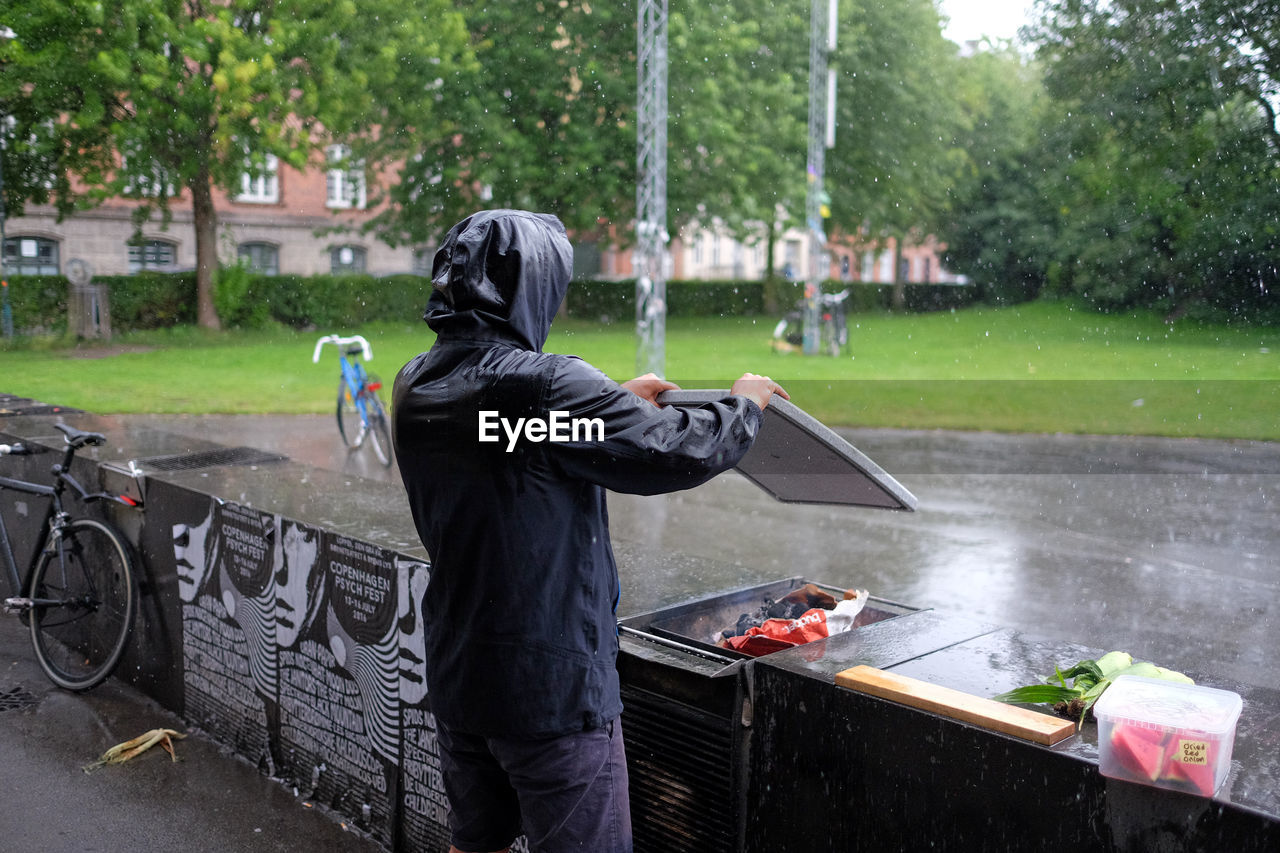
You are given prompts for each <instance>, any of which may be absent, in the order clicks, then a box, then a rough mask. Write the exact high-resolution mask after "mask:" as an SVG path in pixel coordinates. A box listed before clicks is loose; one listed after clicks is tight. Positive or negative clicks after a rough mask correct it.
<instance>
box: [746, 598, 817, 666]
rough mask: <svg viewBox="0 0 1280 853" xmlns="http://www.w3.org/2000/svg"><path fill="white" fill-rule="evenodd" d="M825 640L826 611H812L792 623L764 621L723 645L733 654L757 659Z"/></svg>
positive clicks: (775, 620)
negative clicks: (736, 652) (735, 652)
mask: <svg viewBox="0 0 1280 853" xmlns="http://www.w3.org/2000/svg"><path fill="white" fill-rule="evenodd" d="M826 636H827V611H826V610H824V609H822V608H821V607H814V608H811V609H809V610H806V611H805V612H804V613H802V614H801V615H800V616H799V618H796V619H766V620H765V621H764V622H763V623H762V624H761V625H759V626H757V627H755V628H748V629H747V633H746V634H744V635H742V636H741V637H730V638H729V639H728V640H727V641H726V642H727V643H728V645H729V648H731V649H734V650H735V651H739V652H742V653H743V654H747V655H752V656H756V657H758V656H760V655H767V654H769V653H770V652H776V651H781V650H782V649H789V648H791V647H792V646H801V645H804V644H805V643H811V642H813V641H814V640H821V639H822V638H823V637H826Z"/></svg>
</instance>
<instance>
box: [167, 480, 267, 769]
mask: <svg viewBox="0 0 1280 853" xmlns="http://www.w3.org/2000/svg"><path fill="white" fill-rule="evenodd" d="M172 533H173V548H174V559H175V563H176V566H177V574H178V593H179V598H180V599H181V601H182V664H183V697H184V702H183V708H184V712H185V714H186V717H187V719H188V720H190V721H191V722H192V723H193V724H195V725H198V726H199V727H200V728H202V729H204V730H205V731H206V732H208V733H209V735H210V736H212V737H214V738H215V739H217V740H219V741H221V742H223V743H225V744H227V745H228V746H231V747H232V748H234V749H235V750H236V751H237V752H238V753H240V754H241V755H243V756H244V757H246V758H248V759H249V760H250V761H253V762H255V763H258V764H259V765H260V766H268V768H269V765H270V762H271V747H272V731H271V730H272V728H273V725H272V719H271V718H272V717H273V716H274V706H275V697H276V669H277V664H276V644H275V637H274V613H273V612H272V610H271V608H272V604H271V596H272V592H273V590H272V585H271V577H272V562H273V555H274V542H275V523H274V517H273V516H271V515H268V514H265V513H262V512H260V511H258V510H255V509H251V508H248V507H243V506H239V505H237V504H232V503H224V502H222V501H219V500H217V499H214V498H209V499H208V512H207V514H206V515H205V516H204V517H203V518H202V519H199V520H196V521H194V522H192V523H179V524H175V525H173V527H172Z"/></svg>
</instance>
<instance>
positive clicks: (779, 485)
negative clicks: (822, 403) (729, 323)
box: [658, 388, 916, 512]
mask: <svg viewBox="0 0 1280 853" xmlns="http://www.w3.org/2000/svg"><path fill="white" fill-rule="evenodd" d="M728 393H729V392H728V391H715V390H694V389H683V388H682V389H680V390H678V391H664V392H663V393H662V394H661V395H659V397H658V402H659V403H661V404H662V405H670V406H681V405H698V404H701V403H708V402H712V401H715V400H722V399H724V397H725V396H727V395H728ZM737 470H738V471H739V472H740V473H741V474H742V475H743V476H744V477H746V478H747V479H748V480H750V481H751V482H753V483H755V484H756V485H757V486H759V487H760V488H762V489H764V490H765V491H766V492H768V493H769V494H771V495H773V497H775V498H776V499H778V500H780V501H783V502H785V503H813V504H843V505H847V506H866V507H875V508H878V509H896V510H905V511H908V512H912V511H914V510H915V508H916V497H915V495H913V494H911V492H909V491H907V489H905V488H904V487H903V486H902V484H901V483H899V482H898V481H897V480H895V479H894V478H893V477H891V476H889V474H888V473H886V472H885V471H884V469H882V468H881V467H880V466H879V465H877V464H876V463H875V462H872V461H871V459H870V458H869V457H868V456H867V455H866V454H864V453H863V452H862V451H860V450H858V448H856V447H854V446H853V445H852V444H850V443H849V442H847V441H845V440H844V439H843V438H841V437H840V436H839V435H838V434H836V433H835V432H834V431H833V430H831V429H830V428H829V427H827V426H826V425H824V424H823V423H821V422H820V421H818V420H817V419H816V418H814V417H813V416H812V415H810V414H808V413H807V412H805V411H804V410H803V409H801V408H800V407H799V406H796V405H795V404H793V403H792V402H790V401H789V400H784V399H782V398H781V397H777V396H775V397H773V399H771V400H770V401H769V405H768V407H767V408H766V409H765V410H764V422H763V423H762V424H761V426H760V434H759V435H758V436H756V441H755V444H754V445H752V447H751V449H750V450H749V451H747V455H746V456H744V457H742V461H741V462H739V463H738V465H737Z"/></svg>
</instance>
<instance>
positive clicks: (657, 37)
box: [635, 0, 669, 376]
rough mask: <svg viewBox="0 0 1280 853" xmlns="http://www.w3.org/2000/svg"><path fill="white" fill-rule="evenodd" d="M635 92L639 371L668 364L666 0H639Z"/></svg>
mask: <svg viewBox="0 0 1280 853" xmlns="http://www.w3.org/2000/svg"><path fill="white" fill-rule="evenodd" d="M637 29H638V32H639V36H638V45H637V48H638V49H637V51H636V53H637V56H638V57H639V59H638V62H637V66H638V67H637V75H638V81H637V82H638V85H637V87H636V88H637V97H636V101H637V104H636V172H637V181H636V254H635V258H636V337H637V338H638V341H637V347H636V374H637V375H640V374H644V373H654V374H657V375H658V376H663V375H664V371H665V370H666V334H667V280H666V272H665V269H664V267H665V261H666V253H667V241H668V239H669V236H668V234H667V0H641V2H640V19H639V27H638V28H637Z"/></svg>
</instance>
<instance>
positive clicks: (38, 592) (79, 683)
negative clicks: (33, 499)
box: [31, 518, 134, 690]
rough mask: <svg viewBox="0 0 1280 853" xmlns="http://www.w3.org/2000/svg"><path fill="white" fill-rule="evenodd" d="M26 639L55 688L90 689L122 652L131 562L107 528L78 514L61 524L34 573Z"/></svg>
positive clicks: (128, 620) (128, 623) (129, 621)
mask: <svg viewBox="0 0 1280 853" xmlns="http://www.w3.org/2000/svg"><path fill="white" fill-rule="evenodd" d="M31 598H32V600H33V602H34V605H33V606H32V608H31V643H32V645H33V646H34V647H35V652H36V660H38V661H39V662H40V667H41V668H42V669H43V670H44V671H45V674H46V675H48V676H49V679H50V680H51V681H53V683H54V684H56V685H58V686H59V687H64V688H66V689H67V690H88V689H89V688H90V687H94V686H96V685H97V684H99V683H101V682H102V681H103V679H105V678H106V677H107V676H108V675H110V674H111V670H112V669H114V668H115V665H116V664H117V663H119V661H120V656H121V655H122V654H123V653H124V646H125V641H126V640H128V638H129V630H130V628H131V627H132V625H133V609H134V584H133V561H132V559H131V558H130V556H129V547H128V544H127V543H126V542H125V541H124V539H122V538H121V537H120V535H119V534H118V533H116V532H115V531H114V530H112V529H111V528H110V527H108V526H107V525H105V524H103V523H101V522H99V521H94V520H93V519H88V518H82V519H77V520H76V521H73V522H71V523H70V524H68V525H67V526H66V527H64V528H63V529H62V533H61V539H60V540H59V541H58V542H57V543H56V544H55V547H54V548H53V549H52V550H47V551H45V552H44V553H43V554H41V555H40V561H39V562H38V563H37V564H36V569H35V572H34V573H33V574H32V575H31Z"/></svg>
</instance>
